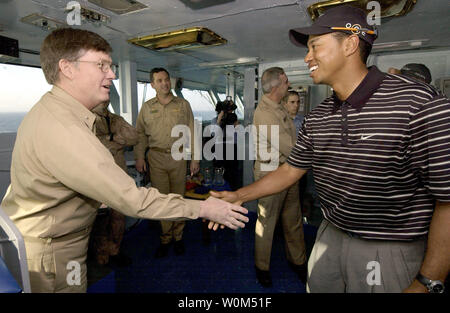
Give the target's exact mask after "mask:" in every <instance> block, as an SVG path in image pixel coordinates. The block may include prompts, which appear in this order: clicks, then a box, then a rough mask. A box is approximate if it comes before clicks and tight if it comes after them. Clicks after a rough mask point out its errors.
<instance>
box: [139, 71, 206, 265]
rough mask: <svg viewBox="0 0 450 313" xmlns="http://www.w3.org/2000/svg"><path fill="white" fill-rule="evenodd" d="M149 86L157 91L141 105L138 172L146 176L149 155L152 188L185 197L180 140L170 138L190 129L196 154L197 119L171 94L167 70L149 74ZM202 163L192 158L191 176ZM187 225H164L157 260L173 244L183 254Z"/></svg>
mask: <svg viewBox="0 0 450 313" xmlns="http://www.w3.org/2000/svg"><path fill="white" fill-rule="evenodd" d="M150 82H151V85H152V87H153V89H155V91H156V97H154V98H152V99H150V100H148V101H147V102H145V103H144V104H143V105H142V108H141V111H140V112H139V115H138V119H137V123H136V128H137V131H138V135H139V142H138V144H137V145H136V146H135V148H134V156H135V159H136V169H137V170H138V171H139V172H145V171H146V170H147V166H146V163H145V151H146V149H147V148H149V151H148V155H147V157H148V164H149V167H150V168H149V171H150V182H151V185H152V187H154V188H156V189H158V191H159V192H161V193H163V194H169V193H176V194H179V195H184V192H185V187H186V168H187V161H186V160H185V159H181V160H175V159H174V158H173V156H172V155H171V147H172V145H173V143H174V142H175V141H177V140H179V138H177V137H171V132H172V129H173V128H174V127H175V126H176V125H186V126H188V127H189V129H190V133H191V140H190V147H191V152H192V155H193V152H194V149H193V148H194V143H193V141H194V115H193V114H192V109H191V106H190V105H189V102H187V101H186V100H184V99H182V98H179V97H176V96H174V95H173V94H172V90H171V89H172V88H171V82H170V75H169V72H168V71H167V70H166V69H164V68H153V69H152V70H151V71H150ZM199 169H200V168H199V162H198V161H195V160H194V158H192V160H191V162H190V174H191V176H192V175H195V174H196V173H197V172H198V171H199ZM184 226H185V222H184V221H161V236H160V240H161V244H160V246H159V247H158V248H157V250H156V254H155V257H157V258H161V257H164V256H166V255H167V254H168V250H169V245H170V243H171V242H172V241H174V250H175V253H176V254H177V255H181V254H184V252H185V247H184V243H183V241H182V237H183V229H184Z"/></svg>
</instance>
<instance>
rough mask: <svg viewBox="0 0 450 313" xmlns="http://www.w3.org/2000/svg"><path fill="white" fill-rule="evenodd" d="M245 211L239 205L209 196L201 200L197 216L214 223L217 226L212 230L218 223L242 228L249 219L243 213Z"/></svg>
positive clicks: (245, 211) (245, 212)
mask: <svg viewBox="0 0 450 313" xmlns="http://www.w3.org/2000/svg"><path fill="white" fill-rule="evenodd" d="M241 213H242V214H241ZM247 213H248V210H247V209H245V208H243V207H241V206H238V205H235V204H231V203H228V202H226V201H222V200H220V199H217V198H214V197H209V198H208V199H207V200H205V201H202V203H201V205H200V214H199V217H200V218H203V219H207V220H210V221H211V222H212V223H216V225H217V226H216V227H215V229H214V230H216V229H217V227H218V225H225V226H227V227H229V228H231V229H237V228H238V227H241V228H244V227H245V224H244V223H247V222H248V221H249V219H248V217H247V216H244V215H243V214H247ZM211 222H210V223H211Z"/></svg>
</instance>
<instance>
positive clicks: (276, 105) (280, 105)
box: [262, 95, 290, 117]
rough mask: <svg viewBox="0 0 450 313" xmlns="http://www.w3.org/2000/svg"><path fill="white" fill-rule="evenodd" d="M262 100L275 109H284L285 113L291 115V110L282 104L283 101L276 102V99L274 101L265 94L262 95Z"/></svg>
mask: <svg viewBox="0 0 450 313" xmlns="http://www.w3.org/2000/svg"><path fill="white" fill-rule="evenodd" d="M262 100H263V101H264V102H265V103H266V104H267V105H268V106H269V107H270V108H272V109H274V110H277V109H278V110H281V111H283V113H285V114H287V115H288V116H289V117H290V115H289V112H288V111H287V109H286V108H285V107H284V105H282V104H281V102H279V103H276V102H275V101H273V100H272V99H270V98H269V97H268V96H266V95H263V96H262Z"/></svg>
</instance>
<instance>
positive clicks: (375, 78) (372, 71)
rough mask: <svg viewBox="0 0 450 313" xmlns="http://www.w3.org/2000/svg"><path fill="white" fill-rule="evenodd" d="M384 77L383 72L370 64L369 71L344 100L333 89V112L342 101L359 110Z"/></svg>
mask: <svg viewBox="0 0 450 313" xmlns="http://www.w3.org/2000/svg"><path fill="white" fill-rule="evenodd" d="M384 77H385V75H384V73H382V72H381V71H380V70H379V69H378V68H377V67H376V66H371V67H369V72H368V73H367V75H366V77H364V79H363V80H362V82H361V83H360V84H359V85H358V87H356V89H355V90H354V91H353V92H352V94H351V95H350V96H349V97H348V98H347V99H346V100H344V101H342V100H340V99H339V98H338V97H337V95H336V93H335V92H334V91H333V96H332V97H333V102H334V107H333V113H335V112H336V111H337V110H338V108H339V107H340V106H341V105H342V104H343V103H344V102H347V103H348V104H350V105H351V106H352V107H353V108H354V109H356V110H358V111H361V109H362V107H363V106H364V104H365V103H366V102H367V100H369V98H370V97H371V96H372V95H373V93H374V92H375V91H376V90H377V89H378V87H379V86H380V84H381V82H382V81H383V79H384Z"/></svg>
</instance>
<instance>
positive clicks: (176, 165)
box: [148, 149, 187, 244]
mask: <svg viewBox="0 0 450 313" xmlns="http://www.w3.org/2000/svg"><path fill="white" fill-rule="evenodd" d="M148 163H149V167H150V181H151V184H152V187H154V188H156V189H158V191H159V192H160V193H163V194H169V193H176V194H179V195H182V196H184V192H185V189H186V166H187V162H186V160H180V161H176V160H174V159H173V158H172V156H171V155H170V152H169V153H166V152H160V151H156V150H154V149H150V151H149V152H148ZM160 223H161V236H160V238H161V243H162V244H168V243H170V242H171V241H172V239H175V241H179V240H181V239H182V237H183V229H184V225H185V221H161V222H160Z"/></svg>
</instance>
